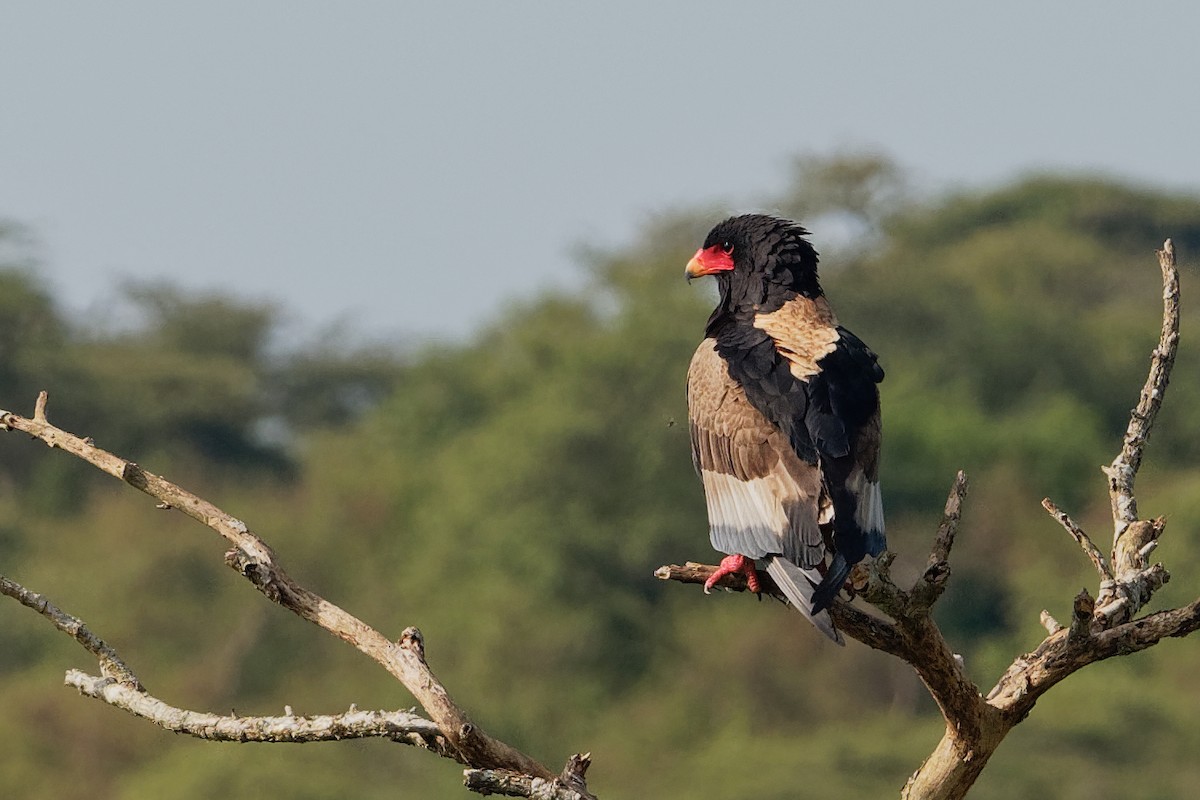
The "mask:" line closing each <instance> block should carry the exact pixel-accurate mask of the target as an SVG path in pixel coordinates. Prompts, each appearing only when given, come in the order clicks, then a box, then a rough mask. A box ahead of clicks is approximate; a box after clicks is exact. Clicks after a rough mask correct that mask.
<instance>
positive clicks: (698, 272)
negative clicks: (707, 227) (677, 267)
mask: <svg viewBox="0 0 1200 800" xmlns="http://www.w3.org/2000/svg"><path fill="white" fill-rule="evenodd" d="M731 269H733V254H732V251H731V252H728V253H727V252H725V250H724V248H723V247H722V246H721V245H719V244H714V245H713V246H712V247H709V248H707V249H705V248H703V247H702V248H700V249H699V250H697V251H696V255H694V256H692V260H691V261H689V262H688V264H687V269H686V270H685V271H684V274H685V275H687V277H688V278H689V279H691V278H699V277H701V276H704V275H712V274H714V273H717V272H727V271H729V270H731Z"/></svg>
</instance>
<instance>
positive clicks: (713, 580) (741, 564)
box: [704, 556, 762, 594]
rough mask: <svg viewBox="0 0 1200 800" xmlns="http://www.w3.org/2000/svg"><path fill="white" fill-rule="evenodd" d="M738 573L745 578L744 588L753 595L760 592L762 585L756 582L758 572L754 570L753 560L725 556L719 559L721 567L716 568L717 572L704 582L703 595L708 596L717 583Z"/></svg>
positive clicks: (743, 557)
mask: <svg viewBox="0 0 1200 800" xmlns="http://www.w3.org/2000/svg"><path fill="white" fill-rule="evenodd" d="M739 573H740V574H742V575H744V576H746V588H748V589H749V590H750V591H752V592H754V593H755V594H760V593H761V592H762V585H761V584H760V583H759V582H758V571H757V570H755V569H754V559H753V558H746V557H745V556H725V557H724V558H722V559H721V565H720V566H719V567H717V571H716V572H714V573H713V574H712V575H711V576H710V577H709V579H708V580H706V581H705V582H704V593H705V594H709V593H710V592H711V591H712V587H714V586H716V584H717V581H719V580H721V578H724V577H725V576H726V575H736V574H739Z"/></svg>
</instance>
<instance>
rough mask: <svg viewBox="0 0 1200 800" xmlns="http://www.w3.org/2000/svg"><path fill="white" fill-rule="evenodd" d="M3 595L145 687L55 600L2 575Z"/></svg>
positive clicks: (122, 679) (114, 676) (119, 676)
mask: <svg viewBox="0 0 1200 800" xmlns="http://www.w3.org/2000/svg"><path fill="white" fill-rule="evenodd" d="M43 394H44V393H43ZM0 594H6V595H8V596H9V597H11V598H13V599H14V600H16V601H17V602H19V603H20V604H21V605H23V606H26V607H28V608H32V609H33V610H34V611H36V612H38V613H39V614H41V615H42V616H43V617H45V618H46V619H48V620H50V622H51V624H53V625H54V627H56V628H58V629H59V630H60V631H62V632H63V633H65V634H67V635H68V636H70V637H71V638H72V639H74V640H75V641H77V642H79V644H80V645H82V646H83V649H85V650H87V651H88V652H89V653H91V654H92V655H93V656H95V657H96V660H97V661H98V662H99V664H100V672H101V673H102V674H103V675H104V677H106V678H109V679H111V680H114V681H117V682H119V683H121V684H124V685H127V686H132V687H134V688H135V689H138V690H141V689H142V684H141V681H139V680H138V678H137V676H136V675H134V674H133V670H131V669H130V668H129V665H128V664H126V663H125V662H124V661H123V660H122V659H121V657H120V656H119V655H117V651H116V650H114V649H113V648H111V647H109V646H108V644H106V643H105V642H104V640H103V639H101V638H100V637H99V636H97V635H96V634H94V633H92V631H91V630H90V629H89V628H88V626H87V625H85V624H84V623H83V620H81V619H79V618H78V617H73V616H71V615H70V614H68V613H66V612H65V611H63V610H62V609H60V608H59V607H58V606H56V605H54V603H51V602H50V600H49V599H47V598H46V597H44V596H43V595H40V594H38V593H37V592H32V591H30V590H29V589H26V588H25V587H24V586H22V585H21V584H19V583H17V582H16V581H14V580H11V579H9V578H6V577H4V576H3V575H0Z"/></svg>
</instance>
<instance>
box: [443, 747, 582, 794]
mask: <svg viewBox="0 0 1200 800" xmlns="http://www.w3.org/2000/svg"><path fill="white" fill-rule="evenodd" d="M591 763H592V754H591V753H580V754H576V755H573V756H571V758H570V759H569V760H568V761H567V765H566V766H565V767H563V771H562V774H560V775H559V776H558V777H557V778H555V779H554V780H550V781H547V780H543V779H541V778H530V777H529V776H528V775H518V774H516V773H513V772H510V771H508V770H482V769H468V770H464V771H463V784H464V785H465V786H466V787H467V788H468V789H470V790H471V791H474V792H479V793H480V794H500V795H506V796H508V797H530V798H534V800H594V797H593V795H592V794H591V793H589V792H588V790H587V787H586V783H585V781H584V774H585V773H586V772H587V768H588V766H590V765H591Z"/></svg>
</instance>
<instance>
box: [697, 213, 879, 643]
mask: <svg viewBox="0 0 1200 800" xmlns="http://www.w3.org/2000/svg"><path fill="white" fill-rule="evenodd" d="M807 234H808V231H806V230H805V229H804V228H802V227H801V226H800V225H798V224H796V223H795V222H790V221H788V220H784V219H778V218H775V217H770V216H763V215H759V214H747V215H745V216H740V217H732V218H730V219H727V220H725V221H724V222H722V223H720V224H719V225H717V226H716V227H715V228H713V229H712V231H711V232H710V233H709V234H708V238H706V239H705V240H704V245H703V246H702V247H701V248H700V249H699V250H697V251H696V255H695V256H693V257H692V260H691V261H689V262H688V265H687V272H686V275H687V278H688V280H689V281H690V280H691V279H692V278H696V277H699V276H701V275H712V276H713V277H714V278H715V279H716V281H717V287H718V289H719V290H720V300H719V302H718V303H717V307H716V309H715V310H714V311H713V313H712V316H710V317H709V318H708V325H707V327H706V328H705V331H704V332H705V339H704V341H703V342H701V343H700V347H699V348H697V350H696V354H695V355H694V356H693V357H692V363H691V366H690V367H689V368H688V379H687V394H688V421H689V426H690V429H691V437H692V460H693V461H694V463H695V465H696V470H697V471H698V472H699V473H700V477H701V479H702V481H703V483H704V495H705V499H706V500H707V503H708V520H709V526H710V527H709V538H710V540H711V541H712V545H713V547H715V548H716V549H718V550H720V551H722V552H725V553H728V554H729V555H728V556H727V557H726V558H724V559H723V560H722V561H721V567H720V570H719V571H718V572H717V573H716V574H715V575H713V576H712V578H710V579H709V581H708V583H707V584H705V591H707V590H709V589H711V588H712V586H713V584H715V583H716V582H717V580H719V579H720V578H721V577H722V576H724V575H727V574H729V573H734V572H740V573H742V574H744V575H745V576H746V578H747V581H748V583H749V585H750V589H751V591H758V589H759V582H758V575H757V573H756V572H755V561H756V560H761V561H763V563H764V564H765V566H766V570H767V573H768V574H769V575H770V576H771V577H772V578H773V579H774V580H775V582H776V583H777V584H778V585H779V588H780V589H782V590H783V592H784V594H785V595H787V598H788V600H790V601H791V603H792V605H794V606H796V608H798V609H799V610H800V611H801V612H803V613H804V615H805V616H807V617H808V618H809V619H810V620H812V622H813V624H814V625H816V626H817V628H819V629H820V630H821V631H823V632H824V633H825V634H826V635H827V636H829V637H830V638H831V639H833V640H834V641H837V642H839V643H840V642H842V637H841V634H839V633H838V632H837V630H836V629H835V628H834V626H833V621H832V620H831V619H830V618H829V612H828V610H827V609H828V607H829V605H830V603H832V602H833V598H834V597H835V596H836V595H837V593H838V592H839V591H840V590H841V588H842V586H843V585H844V584H845V581H846V578H847V576H848V575H849V574H850V567H851V566H853V565H854V564H856V563H858V562H859V561H861V560H862V559H863V558H864V557H865V556H868V555H871V556H877V555H879V554H880V553H882V552H883V550H884V548H885V546H886V542H885V539H884V532H883V503H882V501H881V499H880V492H879V440H880V424H879V388H878V386H877V385H876V384H878V383H879V382H880V381H881V380H883V369H882V368H881V367H880V366H879V363H878V361H877V359H876V356H875V354H874V353H872V352H871V350H870V349H869V348H868V347H867V346H866V345H865V344H863V343H862V341H861V340H860V339H859V338H858V337H857V336H855V335H854V334H853V333H851V332H850V331H848V330H846V329H845V328H843V327H842V326H841V325H839V324H838V321H837V317H835V316H834V314H833V309H832V308H830V306H829V301H828V300H826V298H825V295H824V294H823V293H822V291H821V285H820V283H819V281H818V279H817V251H816V250H814V249H813V246H812V245H811V244H810V243H809V242H808V240H807V239H806V238H805V237H806V235H807Z"/></svg>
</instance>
